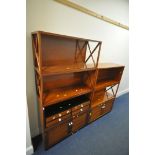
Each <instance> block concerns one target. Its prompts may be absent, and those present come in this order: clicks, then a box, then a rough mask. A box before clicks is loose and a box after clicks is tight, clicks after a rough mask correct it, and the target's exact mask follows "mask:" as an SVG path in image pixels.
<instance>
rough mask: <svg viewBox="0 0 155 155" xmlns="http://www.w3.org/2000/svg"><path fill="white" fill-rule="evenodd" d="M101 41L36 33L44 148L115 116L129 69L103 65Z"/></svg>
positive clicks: (107, 64) (35, 42)
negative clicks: (115, 107) (120, 84)
mask: <svg viewBox="0 0 155 155" xmlns="http://www.w3.org/2000/svg"><path fill="white" fill-rule="evenodd" d="M101 44H102V42H101V41H96V40H90V39H83V38H77V37H69V36H64V35H58V34H53V33H49V32H42V31H37V32H33V33H32V45H33V59H34V71H35V82H36V91H37V96H38V103H39V111H40V120H41V126H42V136H43V141H44V147H45V149H48V148H49V147H51V146H52V145H54V144H56V143H58V142H59V141H61V140H62V139H64V138H65V137H67V136H69V135H71V134H73V133H75V132H77V131H78V130H79V129H80V128H82V127H84V126H85V125H87V124H88V123H90V122H92V121H94V120H96V119H97V118H99V117H101V116H103V115H105V114H106V113H108V112H110V111H111V109H112V106H113V103H114V100H115V98H116V93H117V90H118V87H119V83H120V80H121V76H122V73H123V70H124V66H122V65H116V64H111V63H106V64H100V63H98V61H99V55H100V50H101Z"/></svg>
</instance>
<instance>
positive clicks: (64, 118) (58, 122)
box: [46, 113, 71, 128]
mask: <svg viewBox="0 0 155 155" xmlns="http://www.w3.org/2000/svg"><path fill="white" fill-rule="evenodd" d="M70 118H71V113H70V114H68V115H64V116H62V117H59V118H56V119H54V120H52V121H48V122H46V128H48V127H51V126H55V125H57V124H60V123H62V122H64V121H66V120H67V119H70Z"/></svg>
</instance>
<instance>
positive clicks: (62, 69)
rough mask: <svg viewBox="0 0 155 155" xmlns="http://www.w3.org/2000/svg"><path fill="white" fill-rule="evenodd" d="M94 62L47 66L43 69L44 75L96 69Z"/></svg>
mask: <svg viewBox="0 0 155 155" xmlns="http://www.w3.org/2000/svg"><path fill="white" fill-rule="evenodd" d="M95 69H96V68H95V67H94V65H93V64H87V65H86V64H83V63H78V64H71V65H63V66H46V67H43V69H42V75H43V76H48V75H53V74H62V73H72V72H83V71H90V70H95Z"/></svg>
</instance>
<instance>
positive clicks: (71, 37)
mask: <svg viewBox="0 0 155 155" xmlns="http://www.w3.org/2000/svg"><path fill="white" fill-rule="evenodd" d="M37 33H40V34H44V35H49V36H55V37H64V38H68V39H74V40H83V41H92V42H100V43H101V42H102V41H99V40H92V39H86V38H80V37H73V36H67V35H61V34H56V33H51V32H45V31H35V32H32V34H37Z"/></svg>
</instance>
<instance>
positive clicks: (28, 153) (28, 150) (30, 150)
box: [26, 145, 34, 155]
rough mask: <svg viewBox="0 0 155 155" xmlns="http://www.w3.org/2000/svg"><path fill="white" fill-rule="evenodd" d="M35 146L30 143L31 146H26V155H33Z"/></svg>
mask: <svg viewBox="0 0 155 155" xmlns="http://www.w3.org/2000/svg"><path fill="white" fill-rule="evenodd" d="M33 152H34V151H33V146H32V145H30V146H29V147H27V148H26V155H32V154H33Z"/></svg>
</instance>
